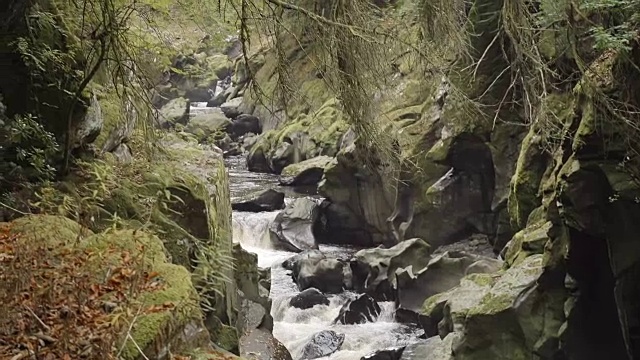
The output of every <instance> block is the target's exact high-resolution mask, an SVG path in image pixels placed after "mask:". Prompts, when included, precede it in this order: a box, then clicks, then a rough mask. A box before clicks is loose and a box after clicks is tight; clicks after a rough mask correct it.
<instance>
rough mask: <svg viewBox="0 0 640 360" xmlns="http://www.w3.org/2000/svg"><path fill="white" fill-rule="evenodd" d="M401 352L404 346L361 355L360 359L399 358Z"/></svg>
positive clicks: (389, 359) (386, 359)
mask: <svg viewBox="0 0 640 360" xmlns="http://www.w3.org/2000/svg"><path fill="white" fill-rule="evenodd" d="M403 352H404V346H403V347H399V348H395V349H386V350H380V351H376V352H375V353H373V354H370V355H367V356H363V357H361V358H360V360H400V358H401V356H402V353H403Z"/></svg>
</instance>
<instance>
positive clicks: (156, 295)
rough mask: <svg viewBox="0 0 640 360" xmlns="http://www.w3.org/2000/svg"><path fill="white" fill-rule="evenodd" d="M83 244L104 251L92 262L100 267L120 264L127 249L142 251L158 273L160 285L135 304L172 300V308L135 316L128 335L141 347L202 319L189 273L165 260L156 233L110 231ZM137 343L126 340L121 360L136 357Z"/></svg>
mask: <svg viewBox="0 0 640 360" xmlns="http://www.w3.org/2000/svg"><path fill="white" fill-rule="evenodd" d="M83 246H84V247H85V248H86V249H90V250H92V251H94V252H97V253H99V254H103V256H101V257H100V258H99V259H98V260H97V262H96V264H95V265H96V266H97V267H98V268H99V269H103V270H107V269H108V268H115V267H117V266H119V264H120V262H121V261H122V256H121V254H123V253H124V252H127V253H129V254H131V256H132V257H135V256H137V255H138V254H142V255H143V261H144V263H145V264H146V266H147V267H148V268H149V269H150V271H154V272H157V273H158V274H159V275H158V278H159V279H161V281H162V283H163V287H162V288H161V289H159V290H154V291H149V292H143V293H141V294H140V295H138V296H137V297H136V299H135V301H134V304H135V306H139V307H142V308H143V309H145V308H149V307H151V306H153V305H163V304H166V303H171V304H174V305H175V308H173V309H167V310H165V311H160V312H154V313H143V314H140V315H139V316H138V317H137V319H136V322H135V324H134V326H133V328H132V330H131V335H132V337H133V339H134V340H135V343H136V344H137V345H138V346H139V347H140V348H141V349H147V348H149V347H150V346H151V345H152V344H154V343H155V342H156V341H159V342H168V341H170V340H171V338H172V337H173V336H174V335H175V334H174V332H175V330H176V329H181V328H182V327H183V326H185V325H186V324H188V323H190V322H192V321H201V319H202V312H201V311H200V307H199V303H198V295H197V293H196V291H195V288H194V286H193V284H192V282H191V274H190V273H189V272H188V271H187V270H186V269H185V268H184V267H181V266H177V265H173V264H169V263H167V259H166V256H165V249H164V247H163V244H162V241H161V240H160V239H159V238H157V237H156V236H153V235H151V234H148V233H145V232H141V231H132V230H123V231H111V232H105V233H101V234H98V235H94V236H92V237H91V238H89V239H87V241H86V243H85V244H84V245H83ZM114 250H116V251H114ZM101 272H102V271H100V272H99V273H101ZM99 277H102V278H103V277H104V275H103V274H101V275H99ZM136 344H134V343H133V342H132V341H130V340H128V339H127V343H126V345H125V347H124V350H123V353H122V355H123V358H124V359H137V358H138V356H139V352H138V350H137V347H136Z"/></svg>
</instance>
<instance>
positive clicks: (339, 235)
mask: <svg viewBox="0 0 640 360" xmlns="http://www.w3.org/2000/svg"><path fill="white" fill-rule="evenodd" d="M315 235H316V240H317V241H318V243H320V244H335V245H352V246H358V247H373V246H374V242H373V237H372V236H371V233H370V232H369V231H368V230H367V224H366V223H364V221H363V220H362V219H361V218H359V217H358V216H356V215H355V214H354V213H353V212H352V211H351V210H349V208H347V207H346V206H344V205H341V204H336V203H333V202H331V201H329V200H323V201H322V203H320V215H319V220H318V224H317V227H316V231H315Z"/></svg>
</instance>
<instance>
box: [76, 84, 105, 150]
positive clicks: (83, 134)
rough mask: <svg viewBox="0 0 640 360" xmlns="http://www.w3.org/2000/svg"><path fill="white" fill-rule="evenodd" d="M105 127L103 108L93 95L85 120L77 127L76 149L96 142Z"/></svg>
mask: <svg viewBox="0 0 640 360" xmlns="http://www.w3.org/2000/svg"><path fill="white" fill-rule="evenodd" d="M103 125H104V116H103V114H102V108H101V107H100V102H99V101H98V99H97V97H96V96H95V95H93V96H92V97H91V101H90V104H89V108H88V109H87V112H86V114H85V116H84V119H83V120H82V121H81V122H80V123H79V124H78V125H77V126H76V128H75V134H74V144H73V146H74V147H76V148H77V147H82V146H85V145H88V144H91V143H92V142H94V141H95V140H96V139H97V138H98V135H100V132H101V131H102V127H103Z"/></svg>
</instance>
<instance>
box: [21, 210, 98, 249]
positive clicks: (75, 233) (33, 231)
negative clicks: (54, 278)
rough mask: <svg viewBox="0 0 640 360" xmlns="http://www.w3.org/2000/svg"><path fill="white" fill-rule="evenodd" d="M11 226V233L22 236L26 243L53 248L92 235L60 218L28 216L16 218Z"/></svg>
mask: <svg viewBox="0 0 640 360" xmlns="http://www.w3.org/2000/svg"><path fill="white" fill-rule="evenodd" d="M11 224H12V226H11V231H12V232H13V233H16V234H22V238H24V239H25V240H26V241H29V242H32V243H35V244H48V245H50V246H53V247H57V246H66V245H73V244H75V243H76V242H78V241H80V240H83V239H84V238H86V237H88V236H91V235H93V233H92V232H91V230H89V229H87V228H84V227H82V226H81V225H80V224H78V223H77V222H75V221H73V220H71V219H68V218H65V217H62V216H54V215H30V216H24V217H21V218H18V219H16V220H15V221H13V222H12V223H11Z"/></svg>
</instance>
